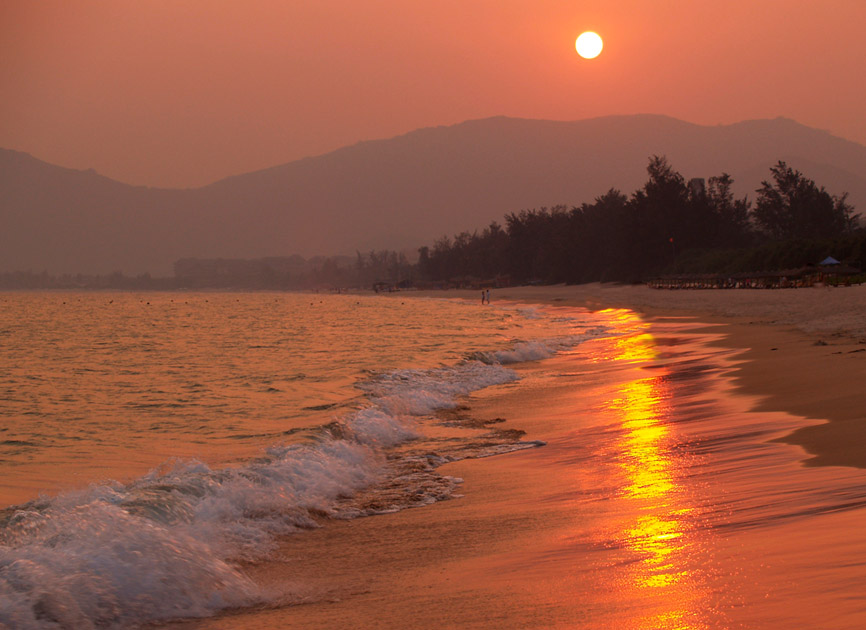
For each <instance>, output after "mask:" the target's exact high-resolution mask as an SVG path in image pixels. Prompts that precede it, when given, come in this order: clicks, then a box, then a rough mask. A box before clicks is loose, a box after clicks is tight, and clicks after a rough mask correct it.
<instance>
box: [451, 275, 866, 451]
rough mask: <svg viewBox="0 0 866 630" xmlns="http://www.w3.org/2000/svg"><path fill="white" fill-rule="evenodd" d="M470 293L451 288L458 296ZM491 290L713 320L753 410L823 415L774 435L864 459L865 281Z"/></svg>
mask: <svg viewBox="0 0 866 630" xmlns="http://www.w3.org/2000/svg"><path fill="white" fill-rule="evenodd" d="M475 293H476V292H473V291H464V292H460V294H461V295H462V297H464V298H465V299H475ZM439 294H440V295H448V294H455V295H456V294H457V292H454V291H445V292H440V293H439ZM494 295H495V298H496V299H499V300H514V301H520V302H526V303H538V304H560V305H571V306H581V307H586V308H590V309H602V308H611V307H616V308H628V309H632V310H635V311H638V312H640V313H642V314H644V315H646V316H647V317H648V318H649V319H650V320H652V319H653V318H654V317H660V316H679V317H688V318H692V319H694V320H695V321H699V322H704V323H707V324H710V325H712V326H716V327H718V326H722V327H723V328H722V330H723V332H724V338H723V339H721V340H720V341H719V343H721V344H723V345H726V346H728V347H732V348H739V349H742V350H743V351H744V352H743V355H742V358H743V359H744V361H743V362H742V363H741V364H740V365H739V366H738V369H737V371H736V372H735V373H734V374H733V378H734V380H735V382H736V384H737V387H738V388H739V390H740V391H742V392H743V393H745V394H747V395H751V396H756V397H758V399H759V400H758V401H757V403H756V408H757V409H762V410H774V411H786V412H789V413H792V414H795V415H801V416H805V417H807V418H813V419H818V420H825V421H827V422H826V423H823V424H820V425H817V426H814V427H809V428H805V429H802V430H800V431H797V432H795V433H794V434H792V435H790V436H786V437H785V438H784V439H785V440H786V441H790V442H791V443H792V444H798V445H800V446H803V447H804V448H805V449H806V450H807V451H808V452H809V454H810V455H811V456H812V457H811V458H810V460H809V461H808V464H809V465H820V464H825V465H841V466H857V467H860V468H864V467H866V450H864V449H862V448H860V445H861V444H863V441H864V439H866V411H864V410H866V388H864V387H863V381H864V378H866V315H864V313H866V286H852V287H824V286H819V287H813V288H807V289H779V290H761V289H753V290H747V289H739V290H724V289H707V290H664V289H651V288H649V287H646V286H644V285H607V284H598V283H595V284H587V285H578V286H564V285H558V286H554V287H545V286H540V287H515V288H507V289H499V290H497V291H495V292H494Z"/></svg>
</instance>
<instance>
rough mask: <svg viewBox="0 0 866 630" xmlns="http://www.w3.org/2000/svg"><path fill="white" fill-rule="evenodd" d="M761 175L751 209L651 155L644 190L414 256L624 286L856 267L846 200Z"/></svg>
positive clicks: (519, 220)
mask: <svg viewBox="0 0 866 630" xmlns="http://www.w3.org/2000/svg"><path fill="white" fill-rule="evenodd" d="M770 172H771V175H772V176H771V178H770V179H769V180H766V181H763V182H762V184H761V187H760V188H758V189H757V191H756V198H755V202H754V203H752V202H751V201H750V200H749V199H748V197H743V198H736V197H735V195H734V193H733V191H732V186H733V179H732V178H731V176H730V175H728V174H727V173H722V174H721V175H718V176H715V177H711V178H710V179H709V180H707V181H704V180H702V179H695V180H691V181H689V182H686V180H685V179H684V178H683V176H682V175H681V174H680V173H678V172H677V171H676V170H674V169H673V168H672V166H671V165H670V164H669V163H668V161H667V159H666V158H665V157H662V156H653V157H651V158H650V160H649V165H648V166H647V174H648V179H647V181H646V183H645V184H644V185H643V186H642V187H641V188H640V189H638V190H636V191H635V192H633V193H632V194H631V195H630V196H627V195H625V194H623V193H622V192H620V191H619V190H616V189H610V190H609V191H608V192H607V193H605V194H604V195H602V196H600V197H598V198H596V199H595V200H594V201H593V202H592V203H583V204H581V205H580V206H574V207H571V208H568V207H566V206H556V207H553V208H541V209H532V210H521V211H520V212H513V213H510V214H508V215H506V216H505V223H504V225H500V224H499V223H498V222H493V223H491V224H490V225H489V226H488V227H486V228H485V229H483V230H482V231H480V232H479V231H476V232H472V233H469V232H462V233H460V234H457V235H456V236H454V237H453V238H449V237H442V238H440V239H439V240H437V241H435V243H433V245H432V246H425V247H422V248H421V249H420V250H419V260H418V272H419V276H420V277H421V278H424V279H427V280H431V281H447V280H454V279H460V278H467V277H474V278H479V279H490V278H494V277H497V276H500V277H501V276H506V277H507V278H508V280H509V281H510V282H512V283H515V284H522V283H527V282H544V283H557V282H565V283H583V282H595V281H620V282H635V281H640V280H643V279H646V278H648V277H651V276H654V275H658V274H661V273H674V272H677V273H685V272H702V273H703V272H717V273H728V272H736V271H760V270H770V269H781V268H786V267H796V266H802V265H805V264H809V263H815V262H817V261H818V260H820V258H823V257H824V256H826V255H828V254H830V253H831V250H832V253H834V255H836V256H844V257H846V258H848V259H849V262H854V263H860V264H861V265H862V263H864V262H866V237H864V234H863V232H862V230H860V229H858V228H857V217H858V215H855V214H854V213H853V207H852V206H851V204H849V203H848V201H847V194H843V195H841V196H834V195H831V194H830V193H828V192H827V191H826V190H825V189H824V187H823V186H818V185H817V184H816V183H815V182H814V181H812V180H810V179H808V178H807V177H806V176H804V175H803V174H802V173H801V172H800V171H797V170H795V169H793V168H791V167H790V166H788V165H787V164H786V163H785V162H782V161H780V162H778V163H777V164H776V165H775V166H773V167H772V168H771V169H770ZM816 256H820V258H817V259H816Z"/></svg>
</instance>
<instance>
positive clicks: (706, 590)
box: [0, 293, 866, 630]
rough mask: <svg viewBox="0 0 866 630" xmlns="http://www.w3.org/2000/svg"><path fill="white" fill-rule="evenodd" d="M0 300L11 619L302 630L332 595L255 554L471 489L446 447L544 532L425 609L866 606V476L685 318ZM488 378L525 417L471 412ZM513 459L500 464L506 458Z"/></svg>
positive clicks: (747, 616) (790, 611) (280, 301)
mask: <svg viewBox="0 0 866 630" xmlns="http://www.w3.org/2000/svg"><path fill="white" fill-rule="evenodd" d="M494 298H495V295H494ZM479 302H480V300H479ZM0 307H2V310H0V313H2V316H0V351H2V352H0V362H2V366H0V368H2V369H0V391H2V395H0V405H2V407H0V411H2V426H0V466H2V469H0V473H2V484H3V485H2V488H0V490H2V495H0V497H2V503H3V505H5V508H4V509H3V510H2V512H0V628H4V630H5V628H24V629H29V628H51V629H53V628H120V627H131V626H135V625H138V624H141V623H147V622H154V621H160V620H166V619H173V618H183V617H209V616H213V615H217V618H216V619H215V620H214V621H212V622H207V623H212V624H213V627H219V628H224V627H225V628H229V627H230V628H235V627H244V624H245V623H246V622H247V621H249V620H250V619H252V623H250V627H259V625H260V624H259V625H257V621H255V618H256V615H257V613H256V612H255V611H257V610H259V608H258V607H259V606H274V605H276V606H280V607H281V608H279V610H280V611H282V612H281V613H280V614H281V615H284V618H283V617H280V619H282V621H280V622H279V623H277V624H276V625H274V626H273V627H306V626H307V625H309V620H310V618H317V617H315V615H316V614H318V612H317V611H318V610H319V609H318V608H317V607H316V606H309V605H308V606H294V605H293V604H295V603H307V604H311V603H313V604H314V603H315V601H311V600H310V599H309V598H310V591H309V590H308V589H307V590H305V589H304V585H303V584H295V585H293V587H295V590H296V591H297V592H301V593H306V594H305V595H304V596H303V597H301V599H299V600H298V601H294V600H293V599H292V595H291V593H292V589H284V590H279V589H276V590H274V588H273V586H274V585H273V584H271V585H269V586H267V587H264V586H263V585H262V584H260V583H257V582H255V581H253V580H252V579H250V578H249V577H248V576H249V575H251V574H255V573H256V572H255V571H254V570H251V569H253V568H255V567H257V566H261V564H263V563H266V562H268V561H269V560H271V559H273V558H274V554H275V553H277V552H278V545H279V544H280V542H281V541H283V542H282V544H286V542H285V541H287V540H289V541H290V540H300V538H299V536H305V535H308V534H315V532H310V530H311V529H316V528H328V527H329V525H330V526H331V527H333V521H334V520H336V519H339V520H344V521H347V527H357V526H359V525H361V524H363V523H372V522H374V521H372V520H369V519H376V518H386V517H383V516H379V515H383V514H387V513H393V512H398V511H400V510H404V509H406V508H420V509H421V510H424V509H425V506H428V505H430V504H432V503H435V502H438V501H442V500H447V499H456V500H457V501H460V499H459V496H460V494H461V492H462V488H461V480H460V479H457V478H454V477H452V476H450V475H449V474H448V470H449V469H448V468H447V467H444V466H443V465H444V464H447V463H449V462H455V461H459V460H463V459H466V458H480V457H488V456H501V458H502V457H504V458H513V460H514V464H513V470H514V473H511V474H514V475H515V477H514V478H513V479H510V481H509V482H506V483H511V484H512V485H515V486H521V487H522V486H524V485H526V484H530V486H531V492H530V495H532V496H534V497H535V498H534V499H532V500H531V501H529V503H526V504H524V502H525V501H527V500H528V499H526V498H525V495H524V499H521V501H518V502H515V503H513V504H508V506H507V509H508V515H509V516H508V518H509V519H510V521H509V522H514V523H518V522H521V521H520V519H521V518H524V517H525V519H526V523H527V524H528V525H529V526H531V530H532V534H531V536H530V537H529V538H526V537H525V534H520V533H519V531H522V530H515V531H514V532H509V531H503V530H502V528H501V527H499V526H498V525H497V524H496V523H493V524H491V530H490V531H491V534H490V535H491V536H494V535H495V536H498V537H500V538H502V541H503V544H502V545H498V546H497V545H493V548H499V547H502V546H503V545H504V548H505V549H507V550H508V551H507V553H502V552H496V553H497V554H498V555H494V556H491V558H490V561H489V564H488V566H489V567H493V568H492V569H490V570H489V572H488V573H487V574H485V577H484V579H483V580H479V581H478V582H477V583H473V584H463V585H462V588H461V590H460V591H458V593H459V597H461V598H464V599H460V600H459V602H460V603H461V605H460V606H457V607H456V608H455V607H454V606H453V604H455V602H456V601H458V600H453V599H448V597H450V596H451V595H450V593H451V592H450V591H446V592H445V595H444V596H445V597H446V600H445V601H446V602H449V603H437V602H436V601H435V600H434V601H431V602H430V606H429V607H428V608H426V609H425V611H426V612H425V616H422V617H420V618H417V619H416V625H415V626H414V627H433V626H437V625H438V626H440V627H442V626H449V625H454V624H457V625H459V626H461V627H479V628H481V627H489V626H490V625H491V623H493V622H492V621H491V620H492V619H494V618H495V619H501V620H502V622H503V623H506V622H507V623H508V624H510V627H552V628H553V627H556V628H571V627H580V628H609V627H621V628H641V629H658V628H734V627H736V628H777V627H822V628H838V629H842V628H846V629H847V628H852V629H853V628H859V627H863V623H864V621H866V595H864V592H863V590H862V584H863V583H864V580H866V542H864V538H863V536H862V531H863V529H862V528H863V523H866V520H864V518H866V517H864V514H866V512H864V510H866V474H864V471H861V470H857V469H850V468H839V467H829V468H821V469H817V468H808V467H804V466H803V465H802V462H803V460H804V458H805V457H806V454H805V453H804V452H803V451H802V450H801V449H799V448H797V447H793V446H790V445H786V444H783V443H779V442H777V441H775V440H776V439H777V438H781V437H783V436H784V435H785V434H786V433H788V432H790V431H792V430H794V429H796V428H798V427H800V426H805V425H806V424H809V423H812V422H815V421H810V420H804V419H801V418H796V417H793V416H788V415H786V414H776V413H766V412H761V413H759V412H756V411H754V410H753V409H752V406H753V402H754V401H750V400H749V399H746V398H743V397H741V396H738V395H737V394H736V393H735V392H734V391H733V388H732V386H731V384H730V374H731V372H732V370H734V367H735V365H736V361H737V360H738V358H737V355H736V353H735V352H734V351H732V350H730V349H725V348H721V347H719V346H717V345H714V344H713V342H714V341H715V340H717V339H718V334H713V332H712V331H709V332H708V331H706V330H703V329H696V327H695V324H692V323H689V322H682V321H677V320H669V321H667V322H659V321H656V322H653V323H649V322H646V321H643V320H642V319H641V318H640V317H639V316H637V315H636V314H634V313H631V312H629V311H601V312H596V313H590V312H588V311H583V310H580V309H558V308H552V307H551V308H541V307H539V308H526V307H518V306H514V305H496V304H495V299H494V305H492V306H490V307H488V306H486V305H485V306H482V305H481V304H480V303H470V302H460V301H450V300H427V299H406V298H402V297H401V296H389V297H382V296H380V297H355V296H334V295H327V296H326V295H321V296H319V295H287V294H273V293H255V294H249V293H237V294H234V293H193V294H179V293H165V294H149V295H147V294H135V293H128V294H121V293H87V294H76V293H18V294H4V295H0ZM539 359H542V361H537V360H539ZM525 361H533V363H531V364H523V365H521V362H525ZM530 366H531V367H530ZM519 374H520V375H522V377H519ZM489 388H492V389H496V393H495V395H493V400H501V401H504V404H505V406H504V407H502V413H503V415H505V416H507V417H508V419H509V422H508V423H504V424H503V423H499V422H498V420H499V418H493V419H490V418H488V421H486V422H484V421H480V420H479V419H477V418H473V412H472V409H471V408H470V409H465V408H462V406H461V405H462V404H463V401H464V399H465V398H464V397H465V396H468V395H476V396H478V395H480V394H481V395H483V393H484V392H485V391H486V392H490V391H492V389H489ZM473 393H474V394H473ZM510 397H513V399H514V400H515V401H517V400H523V402H522V403H520V404H518V403H514V406H513V408H511V409H509V408H508V407H507V405H508V400H511V398H510ZM526 404H529V405H530V407H531V408H532V409H533V413H531V414H529V415H527V416H525V417H524V418H523V419H524V421H525V422H526V424H525V426H524V427H521V426H520V424H519V423H520V421H521V415H520V412H519V409H520V408H521V405H524V406H525V405H526ZM500 406H501V405H497V407H500ZM532 418H535V419H534V420H533V419H532ZM539 418H540V419H541V420H539ZM504 426H507V427H508V428H507V429H503V428H502V427H504ZM520 428H526V429H527V430H528V433H527V434H525V435H524V434H522V433H521V431H519V430H517V429H520ZM542 440H543V441H542ZM545 442H546V443H545ZM501 458H500V459H496V460H489V459H488V460H486V461H488V462H503V464H502V466H501V468H502V469H503V470H509V468H508V466H505V465H504V462H505V460H503V459H501ZM467 494H469V492H467ZM467 498H468V497H467ZM495 501H496V499H494V503H495ZM445 505H456V503H455V504H445ZM419 514H423V512H419ZM496 514H497V513H496V512H495V511H493V512H491V514H490V515H489V518H490V519H492V520H494V521H495V520H496V519H497V518H498V517H497V515H496ZM362 517H369V519H366V518H362ZM359 519H361V520H359ZM476 526H477V527H478V528H481V529H480V530H479V531H481V532H482V533H483V531H486V530H484V529H483V527H484V526H483V524H482V523H480V522H479V523H477V524H476ZM319 531H321V532H325V531H327V530H325V529H319ZM305 532H306V533H305ZM399 535H400V534H399V532H396V533H395V536H396V538H395V539H393V540H391V539H388V538H386V539H385V540H384V541H383V542H382V544H385V545H388V546H397V547H399V546H400V544H401V543H400V540H399ZM512 535H513V536H514V537H515V539H514V540H510V539H509V536H512ZM521 536H523V537H521ZM370 544H371V545H372V544H373V543H372V542H371V543H370ZM307 551H308V552H309V553H312V552H311V551H309V550H307ZM392 551H394V553H397V552H398V551H399V550H393V549H392ZM357 552H358V553H359V554H361V555H362V556H363V554H364V553H370V552H369V551H367V550H365V549H358V550H357ZM304 553H305V547H304V545H299V547H298V548H297V549H296V555H297V557H296V558H295V561H297V562H301V563H303V562H304V556H303V554H304ZM325 553H328V552H327V550H325ZM491 553H492V552H491ZM397 555H399V554H397ZM373 560H374V559H373V558H366V559H365V561H364V562H366V563H367V564H370V563H371V562H372V561H373ZM377 570H378V568H377V567H375V566H371V567H370V571H377ZM437 575H438V573H437ZM324 578H325V579H327V578H328V576H324ZM362 578H363V576H361V577H359V579H361V580H362V581H363V579H362ZM431 579H432V578H431ZM352 592H353V591H351V589H350V591H348V593H349V594H348V595H347V599H346V600H345V602H344V605H345V606H347V607H349V608H351V606H352V598H353V597H360V596H361V595H357V594H356V595H354V596H353V595H352V594H351V593H352ZM430 592H431V593H436V592H437V591H436V589H432V590H430ZM458 593H455V594H454V595H455V596H457V595H458ZM423 595H424V594H423V593H416V594H415V596H416V597H415V599H413V600H411V601H414V602H415V603H416V604H415V605H420V602H423ZM325 597H326V598H327V596H325ZM403 599H404V598H403V597H402V596H401V594H400V593H399V592H397V593H395V594H394V596H393V597H390V598H387V597H386V598H381V599H378V600H377V610H379V614H380V615H388V614H390V613H391V612H393V613H394V618H395V619H397V618H401V619H403V620H404V621H405V620H406V619H407V618H410V619H415V617H414V616H413V615H409V617H406V616H405V615H404V616H402V617H401V616H400V615H398V614H397V611H396V610H391V609H389V608H388V607H389V606H397V607H399V606H400V605H402V604H401V601H403ZM323 601H325V600H323ZM325 608H326V609H327V610H328V611H331V610H333V611H334V613H333V614H334V615H335V616H336V617H339V614H340V610H341V608H340V607H339V606H337V605H335V604H330V605H325ZM228 609H233V610H234V612H233V613H232V615H231V616H229V617H220V616H219V615H220V613H221V612H223V611H226V610H228ZM243 610H252V611H253V612H251V613H247V614H244V613H241V612H238V611H243ZM389 610H390V612H389ZM454 611H460V616H459V617H454V616H453V614H455V613H454ZM404 612H405V611H404ZM410 612H411V611H410ZM329 614H330V613H329ZM349 618H353V617H351V616H350V617H349ZM283 621H284V622H285V623H283ZM379 622H381V623H383V624H384V625H385V626H389V623H390V622H388V619H387V618H381V619H380V618H376V623H377V624H378V623H379ZM493 625H496V624H495V623H493ZM265 626H267V624H265ZM391 626H393V624H391Z"/></svg>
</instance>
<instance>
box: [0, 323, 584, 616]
mask: <svg viewBox="0 0 866 630" xmlns="http://www.w3.org/2000/svg"><path fill="white" fill-rule="evenodd" d="M585 337H586V335H583V336H578V337H574V338H568V339H566V340H558V341H557V340H552V341H546V342H529V343H524V344H517V345H516V346H515V347H514V348H513V349H511V350H508V351H499V352H494V353H486V354H484V355H483V356H481V355H479V356H478V357H475V358H474V359H472V360H466V361H464V362H462V363H460V364H458V365H453V366H445V367H440V368H435V369H431V370H397V371H393V372H389V373H385V374H379V375H375V376H373V377H371V378H369V379H367V380H366V381H364V382H362V383H359V384H358V387H359V388H360V389H361V390H362V391H363V392H364V393H365V394H366V397H367V400H368V404H367V405H366V406H365V407H363V408H361V409H357V410H355V411H353V412H351V413H349V414H347V415H344V416H343V417H341V418H339V419H338V420H336V421H334V422H332V423H330V424H328V425H325V426H323V427H320V428H319V429H318V430H316V431H314V432H313V433H312V434H311V435H310V436H309V439H307V440H305V441H303V442H300V443H293V444H280V445H275V446H272V447H270V448H268V449H267V450H266V451H265V452H264V453H263V455H262V456H261V457H260V458H258V459H256V460H254V461H250V462H248V463H246V464H245V465H243V466H240V467H236V468H224V469H218V470H214V469H211V468H210V467H209V466H208V465H206V464H205V463H202V462H199V461H195V460H191V461H173V462H169V463H167V464H166V465H164V466H163V467H161V468H159V469H157V470H154V471H151V472H150V473H149V474H147V475H145V476H143V477H142V478H140V479H138V480H136V481H134V482H132V483H129V484H125V485H124V484H120V483H116V482H108V483H102V484H94V485H91V486H90V487H89V488H87V489H84V490H79V491H75V492H67V493H63V494H60V495H58V496H56V497H52V498H40V499H38V500H36V501H33V502H30V503H28V504H25V505H21V506H14V507H11V508H7V509H6V510H4V511H3V512H2V513H0V628H2V629H4V630H6V629H11V628H17V629H21V630H30V629H42V628H67V627H74V628H82V629H89V628H112V627H127V626H129V625H134V624H136V623H143V622H147V621H155V620H164V619H171V618H178V617H199V616H208V615H212V614H214V613H215V612H217V611H219V610H221V609H224V608H227V607H242V606H251V605H255V604H259V603H264V602H266V601H267V600H268V599H269V596H268V594H266V593H263V592H262V591H261V590H260V589H259V587H257V586H256V585H255V584H254V583H253V582H252V581H251V580H250V579H249V578H247V577H246V576H245V575H244V574H243V573H242V572H241V571H239V570H238V568H237V567H236V563H238V562H240V561H255V560H256V559H261V558H262V557H265V556H267V554H268V553H270V552H271V551H273V550H274V549H275V548H276V544H277V543H276V541H277V540H278V537H279V536H284V535H288V534H291V533H292V532H295V531H298V530H300V529H308V528H314V527H318V526H319V525H320V523H321V522H322V521H323V520H325V519H327V518H355V517H358V516H364V515H369V514H377V513H383V512H389V511H396V510H399V509H404V508H406V507H412V506H417V505H426V504H428V503H432V502H435V501H438V500H442V499H444V498H448V497H451V496H454V491H455V488H456V487H457V486H458V485H459V483H460V481H461V480H460V479H456V478H453V477H449V476H446V475H441V474H439V473H438V472H437V470H436V469H437V468H438V467H439V466H441V465H442V464H443V463H446V462H449V461H455V460H458V459H463V458H466V457H484V456H488V455H492V454H498V453H503V452H508V451H513V450H518V449H522V448H532V447H535V446H539V445H541V444H542V443H540V442H533V441H520V440H519V438H520V436H521V432H519V431H518V432H516V431H513V430H511V431H497V430H496V429H495V428H490V427H486V428H487V429H489V430H488V432H487V433H486V434H485V435H484V436H482V438H473V439H474V441H473V439H467V440H466V441H464V442H462V443H458V444H455V443H453V440H452V441H451V442H450V443H448V444H436V443H433V442H430V441H429V440H425V439H424V438H423V432H422V431H421V424H420V423H419V421H420V419H421V418H422V417H424V416H429V415H430V414H433V413H435V412H437V411H441V410H446V409H452V410H454V409H457V408H458V399H459V397H461V396H464V395H466V394H469V393H470V392H473V391H476V390H479V389H482V388H485V387H488V386H491V385H497V384H503V383H508V382H511V381H514V380H516V379H517V374H516V373H515V372H514V371H513V370H511V369H509V368H507V367H504V365H503V364H507V363H514V362H517V361H524V360H529V359H535V358H543V357H544V356H550V354H552V353H553V352H555V351H557V349H562V348H564V347H566V346H567V345H573V344H574V343H577V342H578V341H579V339H582V338H585ZM449 421H450V422H453V423H455V424H460V422H464V421H468V420H467V419H466V418H461V417H460V415H459V414H455V415H452V416H451V417H450V419H449ZM472 426H473V427H474V428H478V427H479V425H478V424H477V423H476V424H473V425H472ZM410 443H411V444H412V445H414V447H410V448H406V447H405V446H404V448H402V449H401V450H400V452H399V453H398V454H395V453H394V452H393V449H394V447H397V446H400V445H408V444H410Z"/></svg>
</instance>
